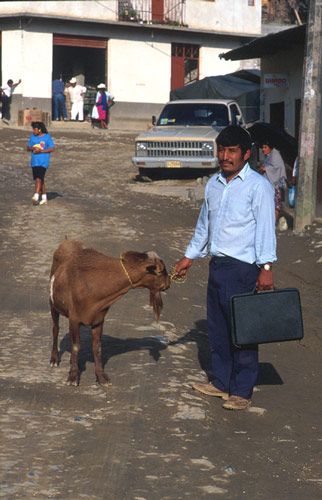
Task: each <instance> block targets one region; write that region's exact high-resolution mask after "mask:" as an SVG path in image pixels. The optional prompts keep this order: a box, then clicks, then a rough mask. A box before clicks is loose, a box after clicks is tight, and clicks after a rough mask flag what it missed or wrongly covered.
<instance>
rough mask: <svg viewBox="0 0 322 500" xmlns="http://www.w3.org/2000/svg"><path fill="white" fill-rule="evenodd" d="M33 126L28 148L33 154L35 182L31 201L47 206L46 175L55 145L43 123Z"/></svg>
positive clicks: (35, 123) (32, 165)
mask: <svg viewBox="0 0 322 500" xmlns="http://www.w3.org/2000/svg"><path fill="white" fill-rule="evenodd" d="M31 126H32V130H33V134H32V136H31V137H30V140H29V144H28V146H27V151H30V152H31V164H30V166H31V168H32V175H33V179H34V181H35V194H34V195H33V197H32V198H31V199H32V202H33V204H34V205H38V204H39V205H47V195H46V189H45V174H46V172H47V168H48V167H49V160H50V153H52V152H53V151H54V149H55V144H54V142H53V140H52V138H51V137H50V135H49V134H48V132H47V129H46V127H45V125H44V124H43V122H32V123H31ZM40 195H41V200H40V201H39V197H40Z"/></svg>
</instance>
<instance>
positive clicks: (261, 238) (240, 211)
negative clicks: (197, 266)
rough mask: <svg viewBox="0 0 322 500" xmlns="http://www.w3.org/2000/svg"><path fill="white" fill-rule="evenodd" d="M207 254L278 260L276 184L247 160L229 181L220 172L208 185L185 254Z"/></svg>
mask: <svg viewBox="0 0 322 500" xmlns="http://www.w3.org/2000/svg"><path fill="white" fill-rule="evenodd" d="M207 254H210V255H211V256H219V257H220V256H221V257H223V256H229V257H233V258H234V259H238V260H241V261H242V262H248V263H249V264H253V263H254V262H256V264H258V265H259V264H265V263H266V262H274V261H276V237H275V206H274V188H273V187H272V186H271V184H270V183H269V182H268V181H267V180H266V179H265V178H264V177H263V176H261V175H259V174H258V173H257V172H255V171H254V170H252V169H251V168H250V166H249V164H248V163H246V164H245V166H244V167H243V169H242V170H241V171H240V172H239V174H238V175H236V176H235V177H233V178H232V179H231V180H230V181H229V182H228V183H227V182H226V179H225V177H224V176H223V175H222V174H221V173H219V174H216V175H214V176H213V177H212V178H211V179H210V180H209V182H208V183H207V185H206V189H205V200H204V202H203V205H202V208H201V212H200V215H199V219H198V222H197V226H196V229H195V232H194V235H193V237H192V239H191V241H190V243H189V245H188V248H187V250H186V253H185V256H186V257H188V258H189V259H196V258H198V257H205V256H206V255H207Z"/></svg>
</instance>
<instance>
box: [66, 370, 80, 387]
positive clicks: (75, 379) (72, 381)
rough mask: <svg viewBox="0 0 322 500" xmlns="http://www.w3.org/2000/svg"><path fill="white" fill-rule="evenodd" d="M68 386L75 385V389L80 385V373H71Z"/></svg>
mask: <svg viewBox="0 0 322 500" xmlns="http://www.w3.org/2000/svg"><path fill="white" fill-rule="evenodd" d="M67 385H74V386H75V387H77V386H78V385H79V376H78V373H70V374H69V375H68V379H67Z"/></svg>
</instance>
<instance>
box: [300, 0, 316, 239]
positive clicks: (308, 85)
mask: <svg viewBox="0 0 322 500" xmlns="http://www.w3.org/2000/svg"><path fill="white" fill-rule="evenodd" d="M321 27H322V26H321V0H310V7H309V16H308V23H307V28H306V30H307V31H306V47H305V59H304V65H303V81H304V88H303V98H302V105H301V125H300V141H299V155H298V158H299V168H298V177H297V189H296V199H295V210H294V229H295V231H302V230H303V229H304V228H305V226H307V225H310V224H312V221H313V219H314V217H315V210H316V191H317V159H318V146H319V124H320V105H321V49H322V43H321Z"/></svg>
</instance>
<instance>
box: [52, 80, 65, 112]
mask: <svg viewBox="0 0 322 500" xmlns="http://www.w3.org/2000/svg"><path fill="white" fill-rule="evenodd" d="M64 90H65V85H64V84H63V82H62V81H61V80H58V78H56V79H55V80H54V81H53V87H52V91H53V101H54V103H53V104H54V114H53V119H54V120H56V121H58V120H59V116H60V109H61V112H62V115H63V117H64V121H67V112H66V106H65V96H64Z"/></svg>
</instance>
